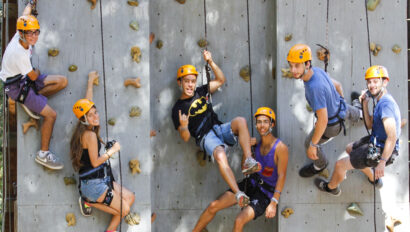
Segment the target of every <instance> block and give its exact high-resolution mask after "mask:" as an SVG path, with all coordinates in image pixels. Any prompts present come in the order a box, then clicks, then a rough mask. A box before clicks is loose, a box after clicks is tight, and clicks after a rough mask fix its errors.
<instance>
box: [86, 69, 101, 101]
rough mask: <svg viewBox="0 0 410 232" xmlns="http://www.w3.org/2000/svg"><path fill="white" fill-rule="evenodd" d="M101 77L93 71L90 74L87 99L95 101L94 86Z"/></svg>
mask: <svg viewBox="0 0 410 232" xmlns="http://www.w3.org/2000/svg"><path fill="white" fill-rule="evenodd" d="M98 77H99V75H98V72H97V71H91V72H90V73H88V84H87V92H86V93H85V98H87V99H88V100H90V101H92V100H93V85H94V80H95V79H97V78H98Z"/></svg>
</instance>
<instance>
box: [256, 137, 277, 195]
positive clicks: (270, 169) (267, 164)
mask: <svg viewBox="0 0 410 232" xmlns="http://www.w3.org/2000/svg"><path fill="white" fill-rule="evenodd" d="M279 142H280V140H279V139H276V142H275V144H274V145H273V147H272V149H271V150H270V151H269V152H268V154H267V155H262V154H261V152H260V146H261V142H260V143H259V144H258V145H257V146H256V149H255V159H256V160H257V161H258V162H259V163H260V164H261V165H262V169H261V170H260V171H259V172H258V173H257V174H258V175H259V177H261V178H262V180H263V181H264V182H265V183H267V184H269V185H271V186H273V187H275V186H276V182H277V180H278V168H277V167H276V164H275V151H276V146H277V145H278V143H279ZM261 190H262V192H264V193H265V194H266V195H267V196H268V197H269V198H272V197H273V194H274V193H271V192H269V191H267V190H265V189H264V188H262V187H261Z"/></svg>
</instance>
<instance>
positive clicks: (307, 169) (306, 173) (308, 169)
mask: <svg viewBox="0 0 410 232" xmlns="http://www.w3.org/2000/svg"><path fill="white" fill-rule="evenodd" d="M326 166H327V165H326ZM326 166H325V167H324V168H322V169H320V170H316V169H315V167H313V163H311V164H308V165H305V166H304V167H303V168H301V169H300V170H299V176H301V177H312V176H314V175H316V174H319V173H321V172H322V171H323V170H325V168H326Z"/></svg>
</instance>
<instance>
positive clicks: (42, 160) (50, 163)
mask: <svg viewBox="0 0 410 232" xmlns="http://www.w3.org/2000/svg"><path fill="white" fill-rule="evenodd" d="M35 160H36V162H37V163H39V164H41V165H43V166H45V167H47V168H49V169H53V170H60V169H63V168H64V164H62V163H60V162H58V161H57V158H56V157H55V155H54V154H53V153H51V152H50V151H48V152H47V154H46V155H45V156H44V157H40V151H38V152H37V155H36V159H35Z"/></svg>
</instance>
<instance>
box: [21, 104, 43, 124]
mask: <svg viewBox="0 0 410 232" xmlns="http://www.w3.org/2000/svg"><path fill="white" fill-rule="evenodd" d="M20 105H21V107H22V108H23V110H24V111H26V113H27V114H28V116H30V118H34V119H36V120H39V119H40V116H39V115H38V114H36V113H34V112H33V111H31V110H30V109H29V108H27V106H25V105H24V104H20Z"/></svg>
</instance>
